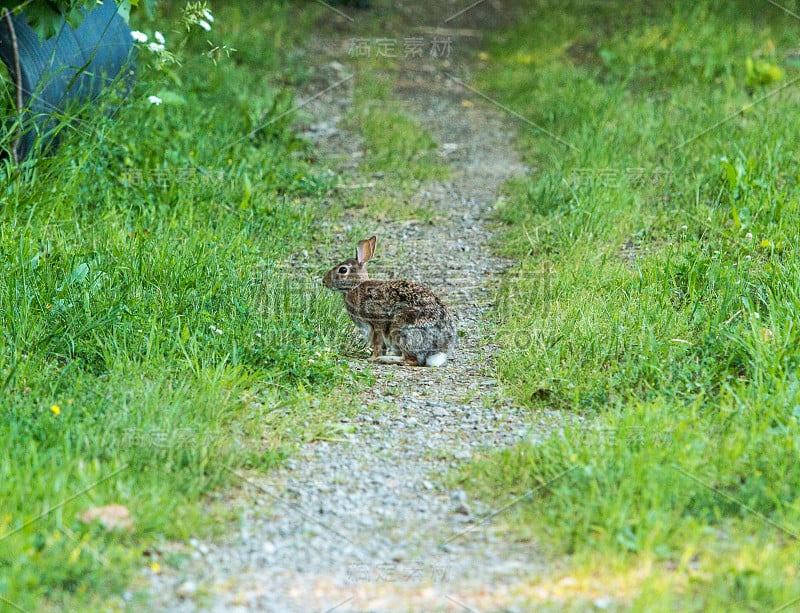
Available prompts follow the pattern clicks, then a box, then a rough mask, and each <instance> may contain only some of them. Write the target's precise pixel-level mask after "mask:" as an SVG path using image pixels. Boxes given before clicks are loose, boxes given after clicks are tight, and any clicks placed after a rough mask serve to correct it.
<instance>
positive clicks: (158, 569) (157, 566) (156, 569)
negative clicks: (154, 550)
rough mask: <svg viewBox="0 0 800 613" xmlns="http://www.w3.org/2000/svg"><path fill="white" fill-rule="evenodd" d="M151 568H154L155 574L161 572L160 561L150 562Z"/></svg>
mask: <svg viewBox="0 0 800 613" xmlns="http://www.w3.org/2000/svg"><path fill="white" fill-rule="evenodd" d="M150 570H152V571H153V572H154V573H155V574H158V573H160V572H161V564H159V563H158V562H151V563H150Z"/></svg>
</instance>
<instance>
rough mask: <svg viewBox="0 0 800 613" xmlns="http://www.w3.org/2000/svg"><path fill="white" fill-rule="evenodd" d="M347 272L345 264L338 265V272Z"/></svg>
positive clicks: (341, 273)
mask: <svg viewBox="0 0 800 613" xmlns="http://www.w3.org/2000/svg"><path fill="white" fill-rule="evenodd" d="M346 272H347V266H339V274H340V275H343V274H345V273H346Z"/></svg>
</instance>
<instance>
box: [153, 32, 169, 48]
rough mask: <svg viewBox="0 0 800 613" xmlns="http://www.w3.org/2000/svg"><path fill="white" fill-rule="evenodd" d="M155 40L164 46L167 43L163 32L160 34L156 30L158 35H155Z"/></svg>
mask: <svg viewBox="0 0 800 613" xmlns="http://www.w3.org/2000/svg"><path fill="white" fill-rule="evenodd" d="M153 38H155V39H156V41H157V42H159V43H161V44H162V45H163V44H164V43H166V42H167V39H166V38H164V35H163V34H162V33H161V32H159V31H158V30H156V33H155V34H153Z"/></svg>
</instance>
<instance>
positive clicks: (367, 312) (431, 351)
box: [322, 236, 456, 366]
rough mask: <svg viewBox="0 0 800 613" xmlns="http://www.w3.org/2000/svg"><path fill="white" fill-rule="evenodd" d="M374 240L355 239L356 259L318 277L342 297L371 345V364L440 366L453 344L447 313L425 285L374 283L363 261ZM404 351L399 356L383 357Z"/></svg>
mask: <svg viewBox="0 0 800 613" xmlns="http://www.w3.org/2000/svg"><path fill="white" fill-rule="evenodd" d="M375 241H376V238H375V237H374V236H373V237H372V238H368V239H366V240H362V241H359V243H358V246H357V247H356V257H355V259H353V258H350V259H347V260H345V261H344V262H341V263H340V264H337V265H336V266H334V267H333V268H331V269H330V270H329V271H328V272H327V273H326V275H325V277H324V278H323V279H322V282H323V283H324V284H325V286H326V287H328V288H330V289H332V290H334V291H337V292H342V293H343V294H344V306H345V308H346V309H347V313H348V315H350V318H351V319H352V320H353V321H354V322H355V323H356V325H357V326H358V327H359V328H361V331H362V333H363V334H364V339H365V340H367V341H369V342H371V343H372V356H371V357H370V359H371V360H375V361H380V362H384V363H396V362H401V361H402V362H404V363H406V364H416V365H419V366H441V365H442V364H444V363H445V362H446V361H447V357H448V354H449V353H450V352H451V351H452V350H453V347H454V346H455V342H456V324H455V320H454V319H453V316H452V315H451V314H450V311H449V310H448V309H447V307H446V306H445V305H444V303H443V302H442V301H441V300H440V299H439V297H438V296H436V294H434V293H433V292H432V291H431V290H430V289H428V288H427V287H425V286H423V285H420V284H418V283H414V282H413V281H406V280H396V281H372V280H370V278H369V276H368V275H367V262H368V261H369V259H370V258H371V257H372V255H373V253H375ZM387 352H391V353H396V352H400V353H402V358H401V357H400V356H396V355H387Z"/></svg>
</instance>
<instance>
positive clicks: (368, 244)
mask: <svg viewBox="0 0 800 613" xmlns="http://www.w3.org/2000/svg"><path fill="white" fill-rule="evenodd" d="M376 240H377V239H376V238H375V237H374V236H373V237H371V238H368V239H366V240H363V241H358V246H357V247H356V260H358V265H359V266H363V265H364V264H366V263H367V262H369V259H370V258H371V257H372V254H373V253H375V241H376Z"/></svg>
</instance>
